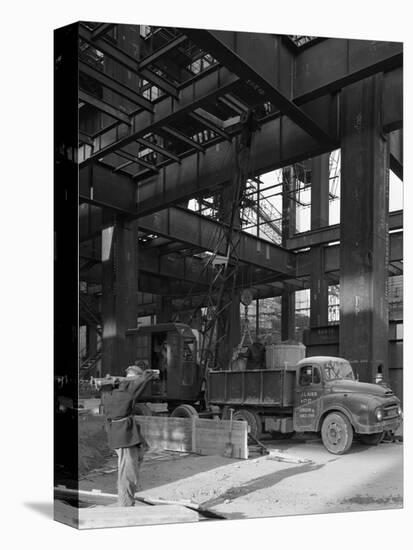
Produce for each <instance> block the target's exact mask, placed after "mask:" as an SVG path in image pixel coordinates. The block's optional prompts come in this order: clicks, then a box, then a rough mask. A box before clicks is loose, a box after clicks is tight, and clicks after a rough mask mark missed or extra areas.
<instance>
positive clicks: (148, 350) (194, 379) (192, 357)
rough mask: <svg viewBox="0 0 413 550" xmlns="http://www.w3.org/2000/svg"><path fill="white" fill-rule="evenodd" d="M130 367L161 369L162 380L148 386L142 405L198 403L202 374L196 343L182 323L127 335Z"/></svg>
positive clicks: (143, 395) (133, 330) (164, 325)
mask: <svg viewBox="0 0 413 550" xmlns="http://www.w3.org/2000/svg"><path fill="white" fill-rule="evenodd" d="M126 342H127V350H128V359H129V364H130V365H132V364H136V365H139V366H140V367H142V368H143V369H158V370H159V372H160V374H159V380H153V381H152V382H151V384H148V386H147V388H146V390H145V392H144V393H143V394H142V395H141V400H142V401H171V402H187V403H191V402H195V401H197V400H198V398H199V394H200V390H201V384H202V373H201V368H200V365H199V364H198V362H197V356H198V353H197V339H196V336H195V335H194V333H193V332H192V330H191V328H190V327H189V326H187V325H185V324H183V323H162V324H159V325H151V326H146V327H141V328H138V329H130V330H128V331H127V332H126Z"/></svg>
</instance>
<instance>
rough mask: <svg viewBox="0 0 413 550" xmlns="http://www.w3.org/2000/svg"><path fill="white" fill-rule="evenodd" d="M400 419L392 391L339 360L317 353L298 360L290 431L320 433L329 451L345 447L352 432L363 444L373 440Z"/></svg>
mask: <svg viewBox="0 0 413 550" xmlns="http://www.w3.org/2000/svg"><path fill="white" fill-rule="evenodd" d="M400 422H401V407H400V401H399V399H398V398H397V397H396V396H395V395H394V394H393V392H392V390H391V389H390V388H388V387H386V386H383V385H379V384H368V383H364V382H359V381H357V380H355V379H354V374H353V370H352V368H351V365H350V363H349V362H348V361H346V360H345V359H342V358H338V357H324V356H322V357H307V358H305V359H302V360H301V361H299V362H298V364H297V367H296V388H295V407H294V417H293V425H294V430H295V431H297V432H306V431H311V432H321V437H322V440H323V443H324V445H325V447H326V448H327V449H328V450H329V451H330V452H333V453H335V454H341V453H343V452H346V451H347V450H348V449H349V448H350V447H351V444H352V441H353V435H354V434H356V436H357V437H358V438H359V439H360V440H361V441H362V442H363V443H366V444H377V443H378V442H379V441H380V440H381V439H382V437H383V435H384V433H385V432H386V431H389V432H395V431H396V430H397V428H398V426H399V425H400Z"/></svg>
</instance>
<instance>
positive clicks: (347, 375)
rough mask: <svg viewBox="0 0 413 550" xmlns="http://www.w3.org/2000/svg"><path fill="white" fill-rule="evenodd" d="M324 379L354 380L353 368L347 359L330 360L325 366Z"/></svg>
mask: <svg viewBox="0 0 413 550" xmlns="http://www.w3.org/2000/svg"><path fill="white" fill-rule="evenodd" d="M323 370H324V379H325V380H327V381H329V380H354V374H353V370H352V368H351V365H350V363H348V362H347V361H328V363H325V364H324V366H323Z"/></svg>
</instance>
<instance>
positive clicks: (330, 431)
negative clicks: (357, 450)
mask: <svg viewBox="0 0 413 550" xmlns="http://www.w3.org/2000/svg"><path fill="white" fill-rule="evenodd" d="M321 439H322V441H323V444H324V447H325V448H326V449H327V451H329V452H330V453H332V454H334V455H342V454H344V453H346V452H347V451H348V450H349V449H350V447H351V444H352V443H353V428H352V426H351V424H350V422H349V420H348V418H347V417H345V416H344V414H342V413H339V412H334V413H330V414H328V415H327V416H326V417H325V419H324V421H323V425H322V427H321Z"/></svg>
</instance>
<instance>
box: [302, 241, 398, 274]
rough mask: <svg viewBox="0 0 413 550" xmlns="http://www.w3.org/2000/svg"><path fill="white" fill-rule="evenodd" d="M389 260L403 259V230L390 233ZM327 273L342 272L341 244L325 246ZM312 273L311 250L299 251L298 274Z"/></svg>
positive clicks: (325, 268)
mask: <svg viewBox="0 0 413 550" xmlns="http://www.w3.org/2000/svg"><path fill="white" fill-rule="evenodd" d="M389 248H390V250H389V262H397V261H400V260H402V259H403V232H399V233H390V235H389ZM324 270H325V273H331V272H337V273H339V272H340V245H339V244H337V245H332V246H325V247H324ZM311 273H312V257H311V250H308V251H306V252H299V253H297V273H296V276H297V277H298V278H300V277H310V276H311Z"/></svg>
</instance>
